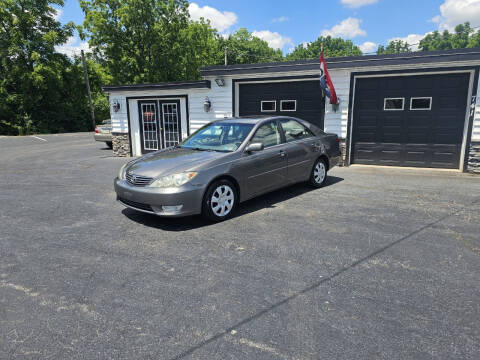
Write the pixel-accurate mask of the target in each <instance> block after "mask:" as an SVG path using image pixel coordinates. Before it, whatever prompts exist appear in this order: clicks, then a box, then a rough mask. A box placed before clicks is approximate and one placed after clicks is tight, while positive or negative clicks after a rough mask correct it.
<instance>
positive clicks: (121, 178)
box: [118, 163, 128, 180]
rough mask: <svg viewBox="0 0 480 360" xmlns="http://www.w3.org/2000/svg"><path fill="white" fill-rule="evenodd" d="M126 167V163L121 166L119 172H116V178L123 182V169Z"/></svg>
mask: <svg viewBox="0 0 480 360" xmlns="http://www.w3.org/2000/svg"><path fill="white" fill-rule="evenodd" d="M127 165H128V163H126V164H123V165H122V167H121V168H120V170H118V178H119V179H120V180H125V167H126V166H127Z"/></svg>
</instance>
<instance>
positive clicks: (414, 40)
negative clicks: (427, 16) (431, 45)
mask: <svg viewBox="0 0 480 360" xmlns="http://www.w3.org/2000/svg"><path fill="white" fill-rule="evenodd" d="M428 34H430V33H429V32H428V33H426V34H423V35H422V34H410V35H407V36H405V37H395V38H391V39H388V44H389V43H390V41H393V40H402V41H405V42H407V43H408V44H410V45H411V46H410V48H411V49H412V50H413V51H417V50H418V43H419V42H420V40H422V39H423V38H424V37H425V36H427V35H428Z"/></svg>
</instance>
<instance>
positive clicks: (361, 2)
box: [340, 0, 378, 8]
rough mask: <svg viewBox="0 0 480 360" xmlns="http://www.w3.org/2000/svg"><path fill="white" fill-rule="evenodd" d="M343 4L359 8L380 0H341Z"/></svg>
mask: <svg viewBox="0 0 480 360" xmlns="http://www.w3.org/2000/svg"><path fill="white" fill-rule="evenodd" d="M340 1H341V2H342V4H344V5H347V6H348V7H351V8H359V7H361V6H365V5H371V4H375V3H376V2H378V0H340Z"/></svg>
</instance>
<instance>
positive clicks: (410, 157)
mask: <svg viewBox="0 0 480 360" xmlns="http://www.w3.org/2000/svg"><path fill="white" fill-rule="evenodd" d="M469 76H470V75H469V74H468V73H457V74H436V75H415V76H392V77H372V78H357V79H356V86H355V100H354V101H355V103H354V110H353V134H352V163H357V164H374V165H394V166H415V167H435V168H455V169H456V168H458V167H459V162H460V153H461V145H462V139H463V128H464V124H465V115H466V114H465V112H466V107H467V93H468V85H469Z"/></svg>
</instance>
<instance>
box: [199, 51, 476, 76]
mask: <svg viewBox="0 0 480 360" xmlns="http://www.w3.org/2000/svg"><path fill="white" fill-rule="evenodd" d="M443 57H448V58H450V59H452V58H454V59H453V60H452V61H461V60H464V59H466V60H471V59H472V58H474V59H478V60H480V48H468V49H467V48H464V49H450V50H436V51H418V52H411V53H401V54H386V55H362V56H343V57H332V58H326V61H327V64H328V65H329V67H331V68H349V67H357V66H359V67H364V66H377V65H388V64H392V63H394V64H398V63H408V62H412V63H419V62H422V60H424V62H439V61H441V59H442V58H443ZM316 66H320V60H319V59H306V60H295V61H281V62H271V63H258V64H237V65H227V66H222V65H214V66H206V67H203V68H201V69H200V73H201V75H202V76H213V75H227V74H236V73H245V72H265V71H266V72H278V71H301V70H310V69H314V68H316Z"/></svg>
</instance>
